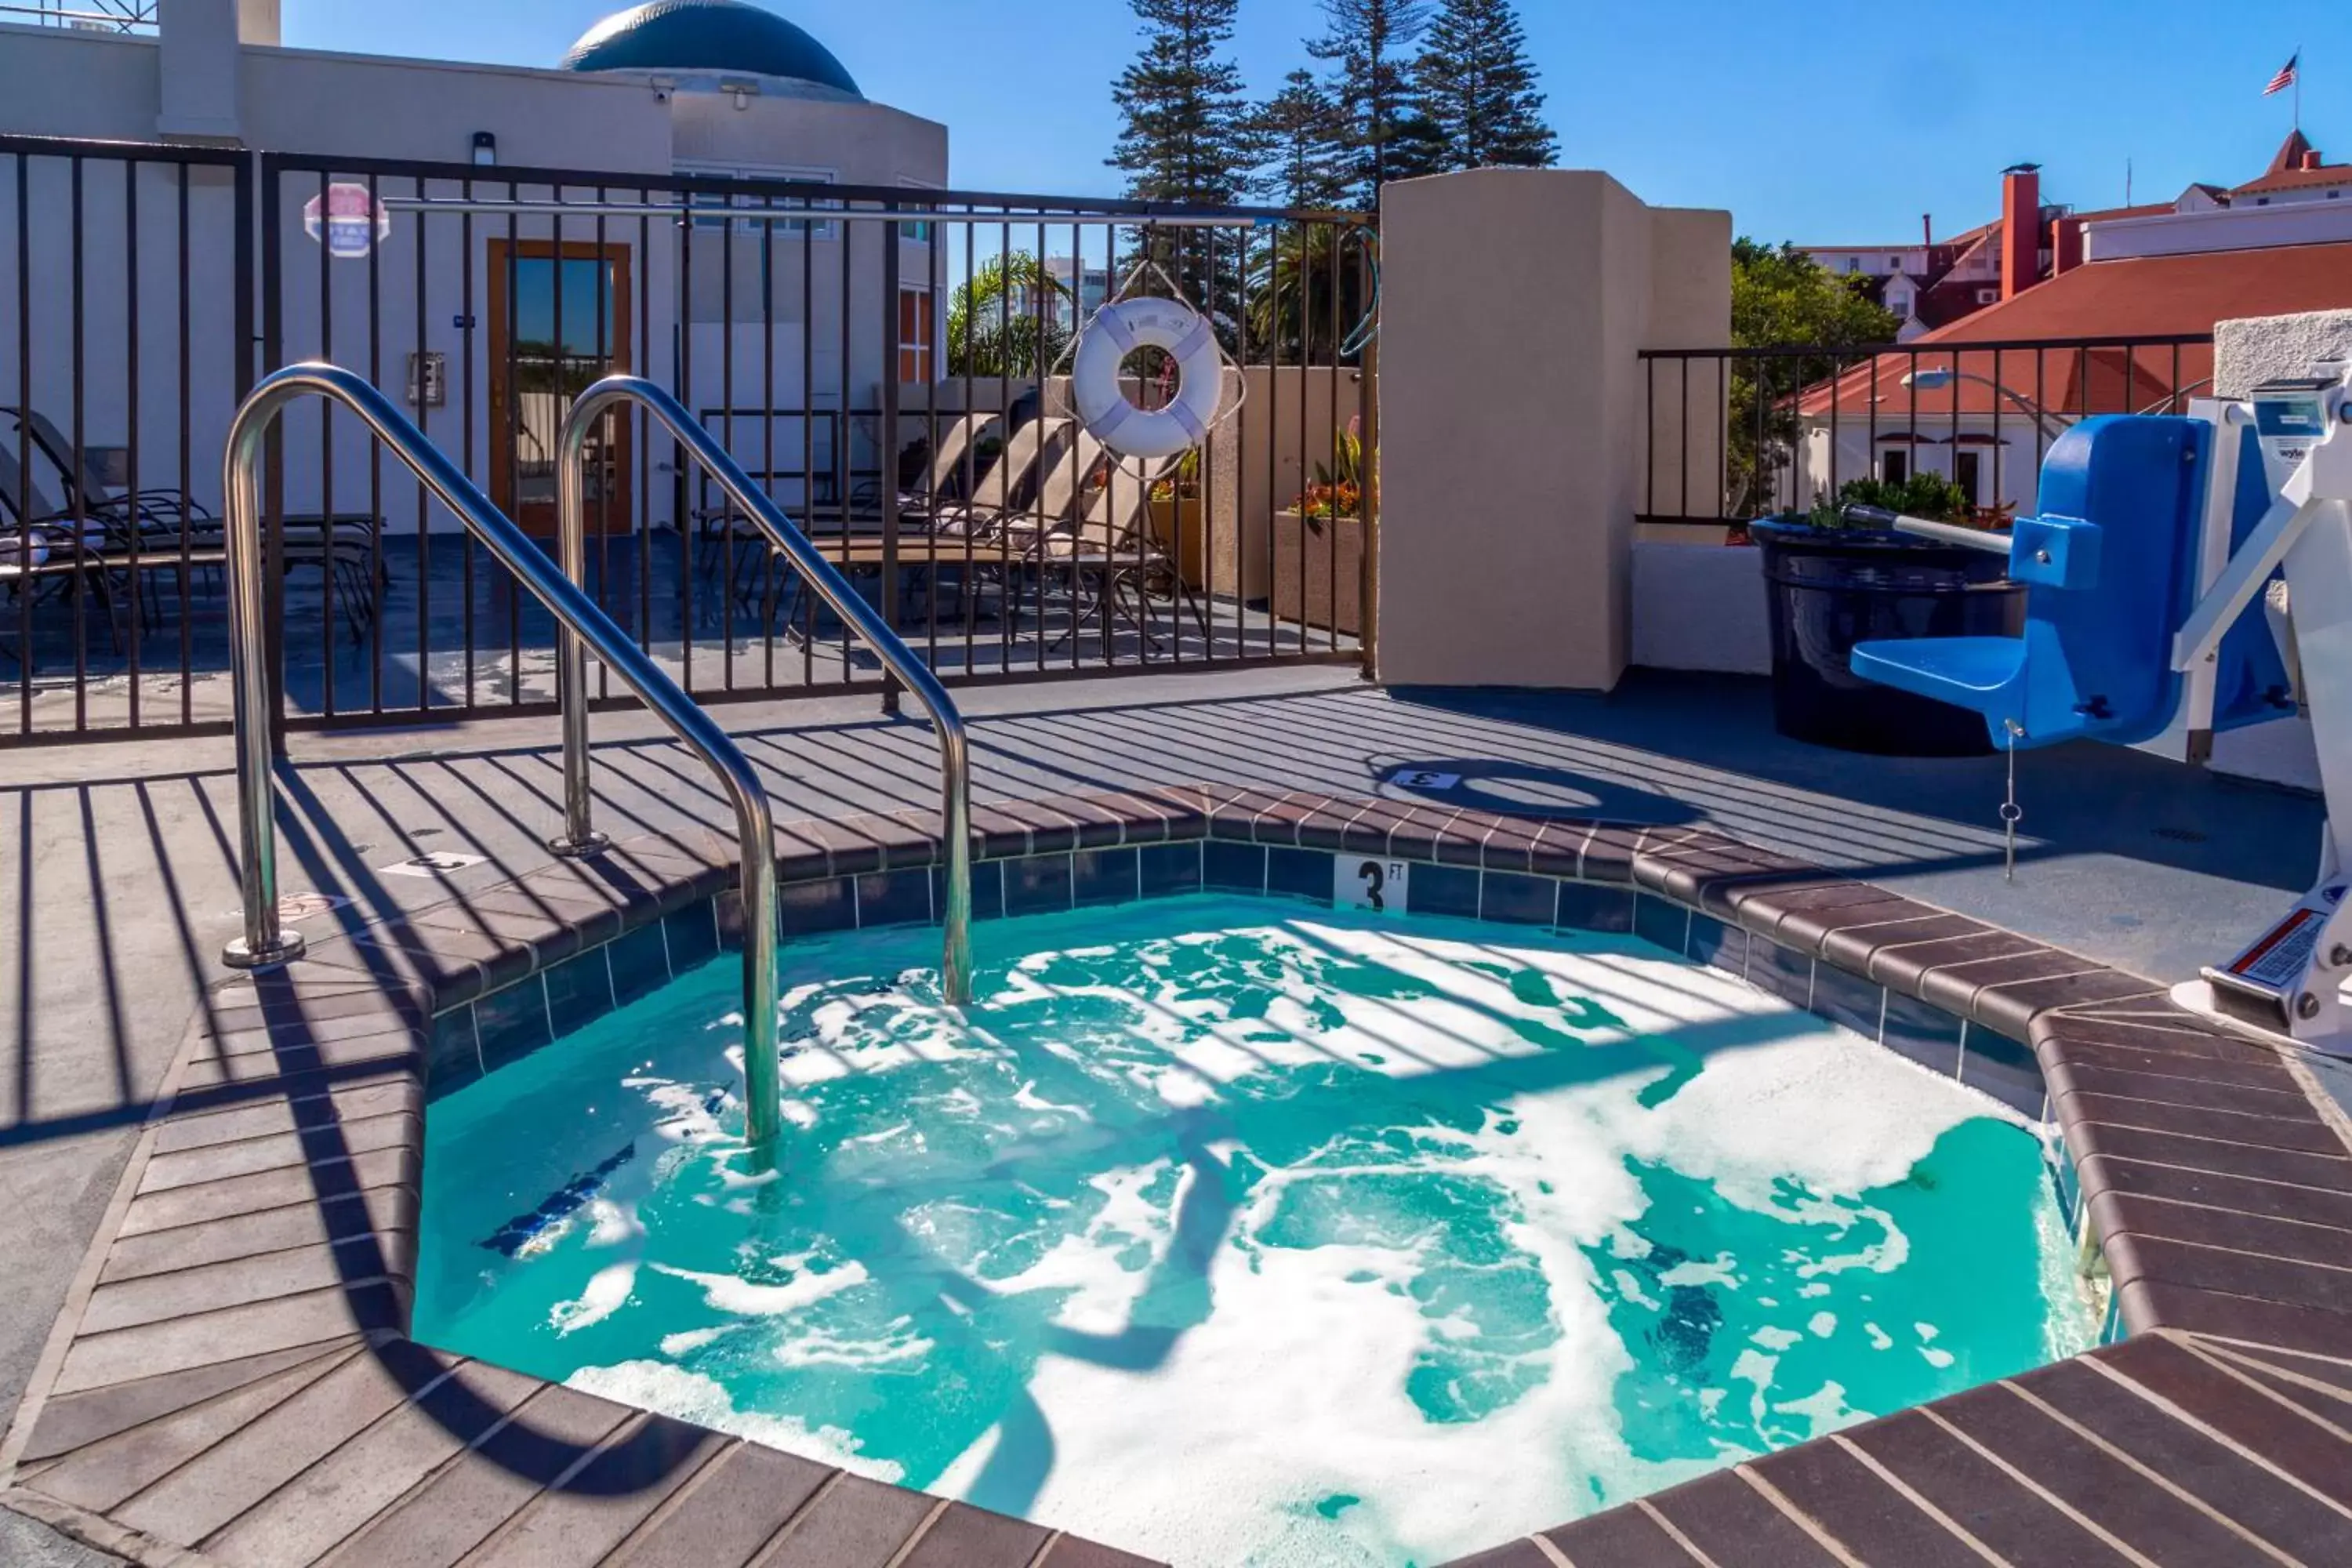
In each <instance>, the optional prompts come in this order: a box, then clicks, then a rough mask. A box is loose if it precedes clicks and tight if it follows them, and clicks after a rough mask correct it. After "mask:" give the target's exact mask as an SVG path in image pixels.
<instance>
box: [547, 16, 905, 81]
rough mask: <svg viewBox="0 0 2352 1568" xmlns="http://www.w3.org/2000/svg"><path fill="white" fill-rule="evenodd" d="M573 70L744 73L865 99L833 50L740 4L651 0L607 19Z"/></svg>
mask: <svg viewBox="0 0 2352 1568" xmlns="http://www.w3.org/2000/svg"><path fill="white" fill-rule="evenodd" d="M563 68H564V69H565V70H575V71H611V70H640V71H740V72H742V73H744V74H745V75H750V76H770V77H783V78H787V79H792V80H794V81H805V82H814V83H815V84H816V85H818V86H820V87H829V88H832V89H835V91H838V92H845V93H848V94H849V95H850V96H851V97H853V98H862V97H864V96H865V95H864V94H863V93H860V92H859V91H858V90H857V83H856V79H853V78H852V77H851V76H850V74H849V72H848V71H847V70H846V69H845V68H843V66H842V63H841V62H840V61H839V60H837V59H835V58H834V57H833V51H832V50H831V49H828V48H826V47H824V45H823V44H820V43H818V42H817V41H816V40H815V39H814V38H813V37H809V35H808V34H807V33H806V32H804V31H803V30H802V29H801V28H799V27H797V26H793V24H792V23H790V22H787V21H785V20H784V19H783V18H782V16H777V15H776V14H775V13H774V12H773V11H767V10H762V9H761V7H759V6H757V5H744V4H743V3H742V0H653V4H651V5H635V6H632V7H630V8H629V9H628V10H626V11H620V12H615V13H614V15H612V16H607V17H605V18H604V20H603V21H601V22H599V23H597V24H596V25H595V26H593V27H591V28H589V29H588V30H587V31H586V32H585V33H583V34H582V35H581V37H580V41H579V42H578V43H576V44H574V45H572V52H571V53H570V54H568V55H565V56H564V57H563Z"/></svg>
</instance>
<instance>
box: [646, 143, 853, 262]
mask: <svg viewBox="0 0 2352 1568" xmlns="http://www.w3.org/2000/svg"><path fill="white" fill-rule="evenodd" d="M670 172H671V173H672V174H688V175H692V176H694V177H695V178H697V179H706V180H708V179H720V180H800V181H803V182H809V183H814V184H820V185H832V184H839V183H840V180H839V177H838V174H837V172H836V171H835V170H832V169H819V168H814V167H809V166H804V165H802V164H797V163H705V162H702V161H700V160H687V161H683V162H679V163H673V164H671V165H670ZM686 200H687V205H688V206H694V207H715V206H719V205H727V206H736V207H765V206H766V205H767V203H766V201H765V199H764V198H762V197H759V196H754V195H751V194H750V193H748V192H747V193H745V194H744V195H740V196H737V197H734V198H732V199H730V200H728V201H725V202H724V203H722V202H721V200H720V198H719V197H718V196H715V195H709V194H708V193H705V192H702V191H694V192H690V193H688V195H687V198H686ZM840 205H842V204H841V203H839V202H819V203H817V204H816V207H817V210H819V211H823V210H824V209H825V208H828V207H835V208H837V207H839V206H840ZM721 221H723V220H720V219H718V218H706V217H698V218H696V219H694V226H695V227H697V228H700V229H708V228H716V227H717V226H719V223H720V222H721ZM733 227H734V230H735V232H736V233H738V234H743V235H751V236H754V237H756V236H757V235H758V234H759V232H760V231H761V229H762V228H770V229H773V230H774V231H775V233H776V235H777V236H778V237H784V236H787V235H788V236H790V237H793V238H794V239H798V238H799V237H801V235H802V233H803V231H807V232H809V233H810V234H811V236H812V237H814V239H815V240H816V241H817V243H819V244H821V245H822V244H827V243H830V242H831V241H834V240H837V239H839V238H840V237H841V225H840V224H839V223H838V222H835V221H833V220H830V219H820V220H818V221H817V222H815V223H814V224H812V223H811V222H810V221H809V220H808V219H806V218H799V217H794V218H784V219H782V220H780V221H778V222H774V223H763V222H761V221H758V220H755V219H752V218H738V219H736V220H735V221H734V225H733Z"/></svg>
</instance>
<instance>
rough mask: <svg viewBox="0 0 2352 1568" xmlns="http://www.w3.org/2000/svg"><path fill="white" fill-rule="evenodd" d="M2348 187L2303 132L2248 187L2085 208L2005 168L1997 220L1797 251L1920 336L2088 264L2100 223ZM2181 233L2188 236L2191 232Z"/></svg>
mask: <svg viewBox="0 0 2352 1568" xmlns="http://www.w3.org/2000/svg"><path fill="white" fill-rule="evenodd" d="M2347 193H2352V163H2327V162H2326V161H2325V160H2324V159H2323V158H2322V157H2321V156H2320V154H2319V150H2318V149H2317V148H2315V147H2314V146H2313V145H2312V144H2311V142H2309V141H2308V140H2307V139H2306V138H2305V136H2304V134H2303V132H2301V131H2295V132H2291V133H2290V134H2289V135H2288V136H2287V138H2286V140H2285V141H2284V142H2281V143H2280V144H2279V149H2278V151H2277V152H2276V153H2273V155H2272V157H2271V161H2270V163H2269V166H2268V167H2266V168H2264V169H2263V172H2262V173H2261V174H2257V175H2255V176H2254V177H2253V178H2252V179H2251V180H2248V181H2246V182H2245V183H2244V184H2239V185H2218V184H2210V183H2207V182H2203V181H2200V182H2196V183H2194V184H2190V185H2189V186H2188V187H2187V188H2186V189H2184V190H2183V191H2182V192H2181V193H2180V194H2179V195H2178V196H2176V197H2174V198H2173V199H2172V200H2170V201H2168V202H2157V203H2151V204H2147V205H2137V206H2119V207H2102V208H2097V209H2094V210H2092V211H2088V212H2083V211H2077V210H2076V209H2075V208H2074V207H2073V206H2071V205H2065V204H2063V203H2052V202H2045V201H2043V200H2042V176H2041V167H2040V165H2039V164H2034V163H2017V164H2012V165H2011V167H2009V168H2007V169H2005V170H2003V171H2002V172H2001V202H2000V217H1998V218H1996V219H1994V220H1993V221H1992V222H1990V223H1987V224H1982V225H1979V226H1977V227H1975V228H1972V229H1969V230H1967V231H1965V232H1963V233H1960V234H1957V235H1952V236H1950V237H1947V238H1945V239H1941V240H1938V239H1937V238H1936V237H1935V226H1934V220H1933V218H1932V217H1928V216H1922V217H1921V219H1920V220H1919V221H1920V236H1919V238H1918V239H1917V240H1916V241H1911V242H1907V243H1906V242H1902V241H1896V242H1894V243H1891V244H1874V245H1800V246H1799V247H1797V248H1798V249H1800V250H1801V251H1803V252H1804V253H1805V254H1806V255H1808V256H1810V257H1811V258H1813V260H1814V261H1815V262H1817V263H1819V264H1820V265H1821V267H1822V268H1823V269H1824V270H1826V271H1829V272H1832V273H1834V274H1836V275H1837V276H1839V277H1843V278H1859V279H1864V289H1865V290H1866V291H1867V292H1868V294H1869V295H1870V297H1871V299H1872V300H1875V301H1876V302H1877V303H1879V304H1881V305H1883V306H1885V308H1886V309H1887V310H1890V311H1892V312H1893V313H1894V314H1895V317H1896V319H1897V320H1898V321H1901V323H1902V325H1901V327H1900V328H1899V329H1898V330H1897V331H1896V333H1895V341H1896V342H1912V341H1914V340H1915V339H1917V338H1920V337H1923V336H1925V335H1926V334H1927V333H1928V332H1932V331H1937V330H1938V329H1940V328H1943V327H1948V326H1949V325H1951V324H1952V323H1953V322H1955V321H1960V320H1962V319H1963V318H1965V317H1968V316H1970V315H1973V314H1975V313H1976V312H1977V311H1979V310H1984V309H1986V308H1987V307H1988V306H1991V305H1997V304H1999V303H2000V301H2001V300H2006V299H2010V298H2012V297H2014V296H2015V295H2016V294H2017V293H2018V292H2019V291H2020V290H2021V289H2027V288H2031V287H2032V286H2033V285H2034V284H2036V283H2041V282H2045V281H2047V280H2048V279H2052V278H2053V277H2056V276H2057V275H2058V274H2059V273H2061V272H2063V271H2065V270H2067V269H2068V268H2072V267H2076V266H2080V265H2081V264H2082V263H2083V262H2084V261H2085V260H2087V259H2089V257H2088V256H2087V254H2086V253H2085V250H2084V236H2085V233H2086V232H2087V229H2088V227H2089V226H2091V225H2093V224H2109V223H2115V222H2118V221H2125V222H2128V221H2134V220H2138V219H2142V218H2154V219H2162V218H2166V217H2170V216H2177V215H2189V214H2196V213H2214V212H2244V211H2247V210H2249V209H2252V208H2256V207H2272V206H2286V205H2302V204H2305V203H2312V202H2332V201H2340V200H2344V199H2346V197H2347ZM2173 232H2174V239H2175V241H2176V242H2183V241H2184V236H2185V232H2186V231H2173ZM2247 232H2250V231H2247ZM2029 237H2030V238H2029ZM2110 243H2111V245H2113V244H2116V243H2121V241H2120V240H2119V239H2114V240H2111V242H2110ZM2287 243H2293V242H2292V241H2288V242H2287ZM2029 252H2030V254H2029ZM2112 254H2113V252H2112V250H2111V251H2110V255H2112Z"/></svg>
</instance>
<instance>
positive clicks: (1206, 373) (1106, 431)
mask: <svg viewBox="0 0 2352 1568" xmlns="http://www.w3.org/2000/svg"><path fill="white" fill-rule="evenodd" d="M1144 348H1153V349H1159V350H1161V351H1162V352H1164V353H1167V354H1168V356H1169V357H1170V358H1171V359H1173V360H1174V361H1175V362H1176V395H1175V396H1174V397H1173V398H1171V399H1170V400H1169V404H1168V406H1167V407H1165V408H1157V409H1150V410H1145V409H1141V408H1138V407H1137V406H1136V405H1134V404H1133V403H1131V402H1129V400H1128V396H1127V394H1126V392H1125V391H1124V390H1123V389H1122V388H1121V387H1120V385H1119V366H1120V364H1121V363H1124V362H1125V360H1126V359H1127V357H1128V355H1129V354H1131V353H1134V352H1135V351H1136V350H1138V349H1144ZM1070 394H1071V396H1072V398H1073V399H1074V400H1075V401H1076V404H1077V408H1078V421H1079V423H1080V424H1081V425H1083V426H1085V427H1086V429H1087V433H1088V434H1089V435H1091V436H1093V437H1094V438H1095V439H1096V440H1097V441H1100V442H1101V443H1102V444H1103V445H1104V446H1106V447H1109V448H1110V449H1111V450H1112V451H1113V452H1116V453H1118V455H1120V456H1121V457H1129V458H1172V457H1175V456H1176V455H1177V454H1179V453H1181V452H1188V451H1190V450H1192V448H1193V447H1198V446H1199V445H1201V443H1202V442H1203V441H1205V440H1207V439H1208V438H1209V431H1210V430H1211V429H1212V428H1213V426H1215V425H1216V423H1217V418H1218V415H1219V413H1220V412H1221V410H1222V407H1223V402H1224V359H1223V355H1222V354H1221V353H1219V351H1218V348H1217V334H1216V329H1215V328H1214V327H1213V326H1212V325H1211V324H1210V322H1209V319H1208V318H1207V317H1205V316H1203V315H1202V314H1201V313H1200V312H1199V311H1197V310H1193V309H1192V307H1191V306H1189V305H1187V304H1185V303H1184V302H1183V301H1182V300H1162V299H1158V298H1150V297H1139V298H1137V299H1132V300H1118V302H1116V303H1114V304H1109V305H1105V306H1104V307H1103V308H1102V309H1101V310H1097V311H1096V312H1095V316H1094V320H1092V321H1088V322H1087V330H1086V331H1085V332H1084V333H1083V334H1081V335H1080V337H1079V339H1078V347H1077V357H1076V361H1075V363H1072V365H1071V367H1070Z"/></svg>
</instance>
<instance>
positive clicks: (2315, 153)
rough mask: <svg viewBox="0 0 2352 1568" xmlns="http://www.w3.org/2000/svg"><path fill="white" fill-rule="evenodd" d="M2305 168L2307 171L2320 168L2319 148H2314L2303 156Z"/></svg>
mask: <svg viewBox="0 0 2352 1568" xmlns="http://www.w3.org/2000/svg"><path fill="white" fill-rule="evenodd" d="M2303 166H2304V167H2305V168H2306V169H2316V168H2318V167H2319V166H2320V163H2319V149H2318V148H2316V147H2314V148H2313V149H2312V150H2311V151H2310V152H2308V153H2305V154H2304V155H2303Z"/></svg>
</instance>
